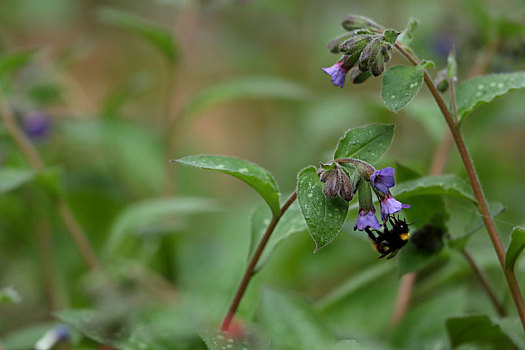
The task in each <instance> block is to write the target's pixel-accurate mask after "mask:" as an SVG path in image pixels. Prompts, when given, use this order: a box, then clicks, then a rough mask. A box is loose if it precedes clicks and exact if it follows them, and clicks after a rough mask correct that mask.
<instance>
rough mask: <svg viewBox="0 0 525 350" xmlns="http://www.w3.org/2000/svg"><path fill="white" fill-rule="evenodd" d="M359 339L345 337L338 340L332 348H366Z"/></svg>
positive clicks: (349, 349) (357, 349) (354, 349)
mask: <svg viewBox="0 0 525 350" xmlns="http://www.w3.org/2000/svg"><path fill="white" fill-rule="evenodd" d="M364 349H365V348H364V347H363V346H362V345H361V344H359V342H358V341H357V340H353V339H345V340H341V341H339V342H337V344H335V345H334V346H333V347H331V349H330V350H364Z"/></svg>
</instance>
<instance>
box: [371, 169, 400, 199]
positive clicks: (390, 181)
mask: <svg viewBox="0 0 525 350" xmlns="http://www.w3.org/2000/svg"><path fill="white" fill-rule="evenodd" d="M394 173H395V169H394V168H392V167H387V168H384V169H381V170H375V171H374V173H373V174H372V175H371V176H370V181H371V182H372V184H373V185H374V187H375V188H376V189H377V190H378V191H381V192H383V193H387V192H388V190H389V189H390V187H393V186H394V184H395V181H394Z"/></svg>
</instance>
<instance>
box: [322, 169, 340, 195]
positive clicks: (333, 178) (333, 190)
mask: <svg viewBox="0 0 525 350" xmlns="http://www.w3.org/2000/svg"><path fill="white" fill-rule="evenodd" d="M340 189H341V173H340V171H339V169H338V168H335V169H334V170H332V171H330V172H329V173H328V177H327V179H326V185H325V186H324V188H323V192H324V194H325V195H326V196H327V197H330V198H334V197H335V196H337V193H339V190H340Z"/></svg>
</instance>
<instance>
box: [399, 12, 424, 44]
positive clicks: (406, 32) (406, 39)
mask: <svg viewBox="0 0 525 350" xmlns="http://www.w3.org/2000/svg"><path fill="white" fill-rule="evenodd" d="M418 25H419V21H418V20H417V19H415V18H410V19H409V20H408V24H407V26H406V27H405V29H403V31H402V32H401V34H400V35H399V38H398V39H397V40H399V41H400V42H401V43H403V44H404V45H406V46H410V44H411V43H412V40H413V39H414V33H415V31H416V29H417V26H418Z"/></svg>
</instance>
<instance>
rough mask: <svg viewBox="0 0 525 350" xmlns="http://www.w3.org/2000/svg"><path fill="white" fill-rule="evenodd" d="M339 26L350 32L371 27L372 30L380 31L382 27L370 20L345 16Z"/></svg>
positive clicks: (355, 16) (362, 17)
mask: <svg viewBox="0 0 525 350" xmlns="http://www.w3.org/2000/svg"><path fill="white" fill-rule="evenodd" d="M341 25H342V26H343V28H344V29H346V30H348V31H351V30H355V29H360V28H365V27H372V28H374V29H381V28H382V27H381V26H380V25H379V24H377V23H376V22H374V21H372V20H371V19H370V18H366V17H364V16H357V15H347V16H345V17H343V20H342V22H341Z"/></svg>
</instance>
